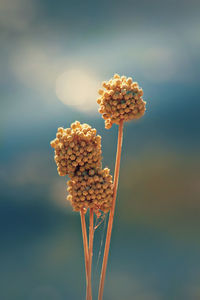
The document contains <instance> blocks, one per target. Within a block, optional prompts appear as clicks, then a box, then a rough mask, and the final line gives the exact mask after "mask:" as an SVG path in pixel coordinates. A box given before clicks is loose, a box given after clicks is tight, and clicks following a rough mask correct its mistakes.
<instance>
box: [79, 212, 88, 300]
mask: <svg viewBox="0 0 200 300" xmlns="http://www.w3.org/2000/svg"><path fill="white" fill-rule="evenodd" d="M80 216H81V227H82V236H83V248H84V256H85V275H86V300H90V298H89V288H88V283H89V281H88V271H89V252H88V238H87V230H86V223H85V213H84V211H83V210H81V211H80Z"/></svg>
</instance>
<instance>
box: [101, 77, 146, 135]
mask: <svg viewBox="0 0 200 300" xmlns="http://www.w3.org/2000/svg"><path fill="white" fill-rule="evenodd" d="M102 86H103V88H104V89H100V90H99V95H100V97H99V98H98V99H97V103H98V104H99V105H100V108H99V112H100V113H101V114H102V117H103V119H104V120H105V128H107V129H109V128H111V127H112V124H113V123H115V124H119V123H120V121H121V120H123V121H129V120H132V119H139V118H141V117H142V116H143V115H144V112H145V104H146V102H145V101H144V100H143V99H142V96H143V90H142V89H141V88H139V86H138V83H137V82H133V80H132V78H131V77H129V78H127V77H126V76H121V77H120V76H119V75H118V74H115V75H114V78H111V79H110V80H109V81H108V82H106V81H104V82H103V83H102Z"/></svg>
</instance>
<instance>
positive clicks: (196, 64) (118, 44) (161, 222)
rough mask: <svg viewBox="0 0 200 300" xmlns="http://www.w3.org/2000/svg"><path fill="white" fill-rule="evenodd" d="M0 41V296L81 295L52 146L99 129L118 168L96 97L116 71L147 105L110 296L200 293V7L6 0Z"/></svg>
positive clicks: (132, 144) (132, 157) (130, 167)
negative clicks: (68, 135)
mask: <svg viewBox="0 0 200 300" xmlns="http://www.w3.org/2000/svg"><path fill="white" fill-rule="evenodd" d="M0 40H1V41H0V43H1V47H0V61H1V75H0V90H1V98H0V99H1V100H0V101H1V102H0V103H1V109H0V125H1V126H0V152H1V155H0V190H1V194H0V196H1V198H0V232H1V233H0V239H1V243H0V285H1V288H0V299H1V300H66V299H69V300H79V299H84V297H85V271H84V257H83V247H82V237H81V227H80V217H79V215H78V214H77V213H74V212H72V209H71V207H70V205H69V204H68V203H67V202H66V200H65V199H66V196H67V191H66V184H65V178H63V177H62V178H61V177H59V176H58V174H57V170H56V165H55V162H54V159H53V155H54V154H53V149H51V147H50V145H49V143H50V141H51V140H52V139H53V138H54V137H55V134H56V131H57V127H59V126H63V127H69V126H70V123H71V122H73V121H75V120H79V121H81V122H86V123H89V124H90V125H92V126H93V127H95V128H96V129H97V131H98V133H99V134H100V135H101V136H102V147H103V166H104V167H105V166H108V167H109V168H111V171H112V174H113V169H114V161H115V152H116V143H117V126H113V128H112V129H111V130H106V129H104V121H103V119H101V116H100V114H98V112H97V109H98V107H97V104H96V98H97V90H98V88H99V87H100V83H101V81H102V80H108V79H109V78H110V77H112V76H113V74H114V73H116V72H117V73H119V74H120V75H123V74H124V75H127V76H131V77H133V79H134V80H135V81H138V83H139V85H140V86H141V87H142V88H143V90H144V99H145V100H146V101H147V112H146V114H145V116H144V117H143V118H142V119H141V120H139V121H137V122H131V123H128V124H126V125H125V129H124V142H123V153H122V163H121V173H120V183H119V194H118V199H117V207H116V217H115V222H114V230H113V236H112V241H111V249H110V250H111V251H110V256H109V264H108V271H107V278H106V286H105V298H104V299H105V300H132V299H134V300H171V299H173V300H175V299H176V300H198V299H200V159H199V150H200V139H199V137H200V121H199V119H200V117H199V112H200V98H199V95H200V80H199V78H200V2H199V1H196V0H191V1H189V0H188V1H187V0H177V1H175V0H169V1H159V0H150V1H147V0H141V1H135V0H133V1H131V0H124V1H119V0H116V1H114V0H111V1H91V0H90V1H81V0H75V1H68V0H66V1H64V0H60V1H51V0H42V1H39V0H35V1H34V0H0ZM105 222H106V220H105ZM105 222H104V223H102V224H101V226H100V227H99V228H98V229H97V230H96V232H95V250H94V251H95V254H94V267H93V278H94V286H93V288H94V299H97V293H96V291H97V283H98V280H99V273H100V267H101V259H102V250H101V248H102V247H101V245H102V243H104V238H105V230H104V228H105V224H106V223H105Z"/></svg>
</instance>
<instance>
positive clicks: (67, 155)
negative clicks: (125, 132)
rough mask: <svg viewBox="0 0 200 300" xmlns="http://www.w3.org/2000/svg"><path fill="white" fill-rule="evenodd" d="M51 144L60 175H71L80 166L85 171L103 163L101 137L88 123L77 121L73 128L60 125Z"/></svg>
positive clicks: (72, 125)
mask: <svg viewBox="0 0 200 300" xmlns="http://www.w3.org/2000/svg"><path fill="white" fill-rule="evenodd" d="M51 146H52V147H53V148H54V149H55V157H54V159H55V162H56V164H57V167H58V168H57V170H58V174H59V175H60V176H65V175H69V177H71V176H73V175H74V172H75V171H76V170H78V169H79V168H81V169H82V170H83V171H84V170H89V169H92V168H98V167H100V165H101V160H102V157H101V153H102V151H101V137H100V136H99V135H96V129H92V128H91V126H89V125H88V124H80V122H78V121H76V122H74V123H72V124H71V128H66V129H64V128H62V127H59V128H58V132H57V134H56V139H54V140H53V141H52V142H51Z"/></svg>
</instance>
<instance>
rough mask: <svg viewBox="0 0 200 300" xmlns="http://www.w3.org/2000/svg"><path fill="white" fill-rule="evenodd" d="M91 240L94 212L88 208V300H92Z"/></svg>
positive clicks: (92, 236)
mask: <svg viewBox="0 0 200 300" xmlns="http://www.w3.org/2000/svg"><path fill="white" fill-rule="evenodd" d="M93 240H94V212H93V208H90V227H89V264H88V290H89V297H90V298H89V300H92V256H93Z"/></svg>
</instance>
